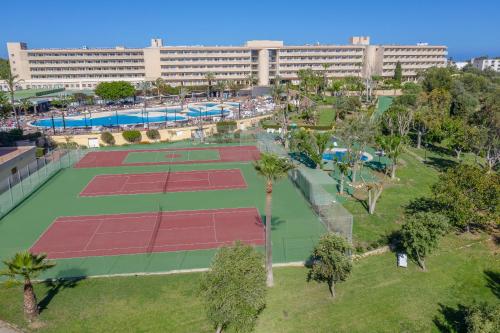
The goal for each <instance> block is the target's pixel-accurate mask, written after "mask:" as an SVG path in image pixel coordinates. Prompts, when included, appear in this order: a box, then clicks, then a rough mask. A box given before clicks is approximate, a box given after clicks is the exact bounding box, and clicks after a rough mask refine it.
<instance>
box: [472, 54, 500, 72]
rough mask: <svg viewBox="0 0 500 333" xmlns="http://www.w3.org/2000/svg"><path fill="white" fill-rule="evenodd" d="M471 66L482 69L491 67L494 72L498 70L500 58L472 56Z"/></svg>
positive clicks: (499, 70)
mask: <svg viewBox="0 0 500 333" xmlns="http://www.w3.org/2000/svg"><path fill="white" fill-rule="evenodd" d="M472 66H474V67H476V68H477V69H480V70H482V71H484V70H486V69H492V70H494V71H495V72H500V58H495V59H492V58H486V57H480V58H474V59H472Z"/></svg>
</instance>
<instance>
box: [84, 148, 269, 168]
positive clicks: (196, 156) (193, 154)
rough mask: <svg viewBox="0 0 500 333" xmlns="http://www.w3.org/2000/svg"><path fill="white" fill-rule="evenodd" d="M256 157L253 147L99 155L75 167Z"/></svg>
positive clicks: (180, 149) (89, 154)
mask: <svg viewBox="0 0 500 333" xmlns="http://www.w3.org/2000/svg"><path fill="white" fill-rule="evenodd" d="M259 156H260V153H259V150H258V149H257V147H255V146H226V147H193V148H179V149H147V150H135V151H133V150H116V151H99V152H91V153H88V154H87V155H86V156H85V157H84V158H83V159H82V160H80V161H79V162H78V163H77V164H76V165H75V167H76V168H98V167H113V166H143V165H161V164H193V163H214V162H219V163H221V162H250V161H255V160H258V159H259Z"/></svg>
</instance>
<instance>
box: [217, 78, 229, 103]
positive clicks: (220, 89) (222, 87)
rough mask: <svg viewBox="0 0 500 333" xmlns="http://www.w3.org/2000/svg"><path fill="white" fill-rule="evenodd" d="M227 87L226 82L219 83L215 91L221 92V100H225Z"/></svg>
mask: <svg viewBox="0 0 500 333" xmlns="http://www.w3.org/2000/svg"><path fill="white" fill-rule="evenodd" d="M226 87H227V82H226V81H217V84H216V85H215V89H216V90H217V91H218V92H219V98H221V99H224V91H225V90H226Z"/></svg>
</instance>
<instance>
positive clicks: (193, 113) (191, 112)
mask: <svg viewBox="0 0 500 333" xmlns="http://www.w3.org/2000/svg"><path fill="white" fill-rule="evenodd" d="M220 111H221V110H220V109H218V110H209V111H205V110H203V109H201V112H200V110H199V109H196V108H189V111H188V113H187V115H188V116H190V117H200V116H201V117H207V116H220V114H221V112H220ZM200 113H201V114H200ZM222 113H223V114H224V115H225V116H227V115H228V114H229V111H226V110H224V111H223V112H222Z"/></svg>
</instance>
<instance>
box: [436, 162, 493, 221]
mask: <svg viewBox="0 0 500 333" xmlns="http://www.w3.org/2000/svg"><path fill="white" fill-rule="evenodd" d="M432 193H433V195H434V200H435V201H436V202H437V203H438V204H439V206H440V210H441V212H442V213H443V214H445V215H446V216H447V217H448V218H449V219H450V222H451V224H452V225H453V226H455V227H456V228H457V229H459V230H465V231H470V230H471V229H485V228H486V227H487V226H488V225H489V224H493V225H494V224H495V223H497V222H498V221H499V219H500V176H499V175H498V173H495V172H493V173H485V172H484V170H482V169H480V168H478V167H476V166H471V165H467V164H460V165H459V166H458V167H456V168H449V169H448V170H447V171H446V172H445V173H444V174H442V175H441V176H440V178H439V180H438V182H437V183H436V184H434V185H433V187H432Z"/></svg>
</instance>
